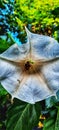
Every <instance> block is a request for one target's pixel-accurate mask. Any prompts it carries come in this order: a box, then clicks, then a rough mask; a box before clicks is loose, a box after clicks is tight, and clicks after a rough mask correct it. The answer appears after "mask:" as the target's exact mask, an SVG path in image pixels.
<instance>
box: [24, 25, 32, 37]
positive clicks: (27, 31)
mask: <svg viewBox="0 0 59 130" xmlns="http://www.w3.org/2000/svg"><path fill="white" fill-rule="evenodd" d="M25 30H26V33H27V34H28V35H29V34H30V33H31V32H30V31H29V30H28V28H27V27H26V26H25Z"/></svg>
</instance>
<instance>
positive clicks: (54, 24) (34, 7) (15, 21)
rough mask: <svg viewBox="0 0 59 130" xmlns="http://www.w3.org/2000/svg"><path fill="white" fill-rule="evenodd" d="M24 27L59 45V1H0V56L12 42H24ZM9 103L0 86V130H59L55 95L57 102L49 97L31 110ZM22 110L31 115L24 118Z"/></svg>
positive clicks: (25, 104)
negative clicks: (49, 38) (51, 38)
mask: <svg viewBox="0 0 59 130" xmlns="http://www.w3.org/2000/svg"><path fill="white" fill-rule="evenodd" d="M25 26H27V27H28V29H29V30H30V31H31V32H33V33H37V34H43V35H48V36H51V37H53V38H55V39H56V40H57V41H58V42H59V0H49V1H47V0H0V53H2V52H3V51H5V50H6V49H7V48H8V47H10V46H11V45H12V44H14V43H15V42H16V43H17V44H21V43H22V44H24V43H25V42H26V32H25V28H24V27H25ZM10 100H11V97H10V95H9V94H8V93H7V92H6V91H5V90H4V89H3V87H2V86H1V85H0V130H9V129H11V130H32V129H33V130H42V129H43V130H47V129H48V130H58V129H59V94H58V93H57V99H56V98H55V97H51V98H49V99H46V100H45V101H42V102H40V103H37V104H36V105H33V106H32V105H29V106H28V104H27V103H23V102H20V101H18V100H17V99H15V102H14V104H11V101H10ZM16 106H17V107H16ZM20 106H22V110H21V108H20ZM16 108H17V109H16ZM24 109H25V110H26V113H28V111H30V112H31V115H30V114H28V116H26V114H25V112H24ZM28 109H29V110H28ZM19 111H20V112H19ZM13 112H14V113H13ZM17 112H18V115H19V117H18V116H17V115H16V114H17ZM22 113H23V114H24V115H23V116H22ZM14 115H15V116H14ZM13 116H14V117H13ZM20 118H21V119H20ZM25 118H27V121H28V122H25ZM16 119H17V121H18V122H17V123H18V126H16V122H15V120H16ZM24 124H25V125H24ZM22 126H23V127H22Z"/></svg>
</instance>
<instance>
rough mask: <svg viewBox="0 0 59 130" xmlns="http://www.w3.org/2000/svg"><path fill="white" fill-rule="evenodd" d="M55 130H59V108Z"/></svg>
mask: <svg viewBox="0 0 59 130" xmlns="http://www.w3.org/2000/svg"><path fill="white" fill-rule="evenodd" d="M55 130H59V108H58V112H57V119H56V123H55Z"/></svg>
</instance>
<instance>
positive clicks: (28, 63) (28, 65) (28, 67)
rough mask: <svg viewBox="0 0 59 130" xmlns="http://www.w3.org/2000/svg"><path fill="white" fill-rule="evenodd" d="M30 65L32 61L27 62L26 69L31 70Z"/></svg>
mask: <svg viewBox="0 0 59 130" xmlns="http://www.w3.org/2000/svg"><path fill="white" fill-rule="evenodd" d="M30 67H31V63H30V61H27V62H26V63H25V69H26V70H29V69H30Z"/></svg>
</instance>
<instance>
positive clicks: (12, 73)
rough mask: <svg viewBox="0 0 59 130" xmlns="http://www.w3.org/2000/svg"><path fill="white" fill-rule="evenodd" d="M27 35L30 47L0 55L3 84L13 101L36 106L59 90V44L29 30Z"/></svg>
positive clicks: (26, 45) (27, 44)
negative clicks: (35, 104)
mask: <svg viewBox="0 0 59 130" xmlns="http://www.w3.org/2000/svg"><path fill="white" fill-rule="evenodd" d="M26 32H27V43H25V44H22V45H17V44H14V45H12V46H11V47H10V48H9V49H7V50H6V51H5V52H3V53H2V54H0V83H1V84H2V86H3V87H4V88H5V89H6V90H7V91H8V92H9V93H10V94H11V95H12V98H14V97H15V98H18V99H20V100H23V101H25V102H28V103H31V104H33V103H35V102H37V101H41V100H43V99H46V98H48V97H50V96H55V95H56V92H57V91H58V90H59V44H58V42H57V41H56V40H54V39H53V38H51V37H49V36H44V35H38V34H34V33H31V32H30V31H29V30H28V29H27V28H26Z"/></svg>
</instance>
